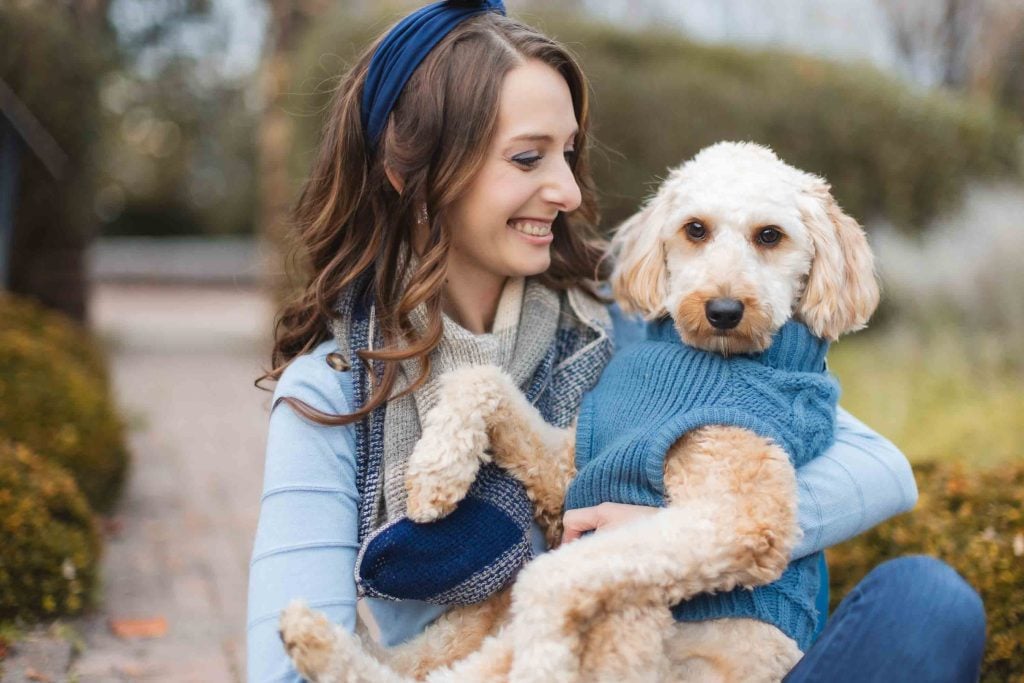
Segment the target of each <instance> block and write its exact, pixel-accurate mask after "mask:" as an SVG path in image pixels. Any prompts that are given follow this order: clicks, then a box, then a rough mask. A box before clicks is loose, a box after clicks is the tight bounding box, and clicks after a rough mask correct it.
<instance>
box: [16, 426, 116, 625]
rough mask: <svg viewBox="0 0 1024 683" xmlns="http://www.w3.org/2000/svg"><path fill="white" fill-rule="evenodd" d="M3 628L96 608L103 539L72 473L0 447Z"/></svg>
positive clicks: (23, 449) (24, 450)
mask: <svg viewBox="0 0 1024 683" xmlns="http://www.w3.org/2000/svg"><path fill="white" fill-rule="evenodd" d="M0 532H2V538H3V552H0V622H10V621H12V620H22V621H32V620H36V619H45V618H52V617H55V616H60V615H73V614H78V613H80V612H81V611H82V610H83V609H85V608H86V607H88V606H89V604H90V603H91V602H92V600H93V596H94V592H95V588H96V584H97V574H98V563H99V557H100V536H99V532H98V530H97V525H96V522H95V520H94V518H93V513H92V511H91V510H90V508H89V505H88V503H87V502H86V500H85V497H84V496H83V495H82V494H81V492H80V491H79V490H78V487H77V486H76V485H75V481H74V479H73V478H72V477H71V476H70V475H69V474H68V473H67V471H66V470H64V468H62V467H60V466H59V465H56V464H54V463H51V462H47V461H46V460H45V459H43V458H40V457H38V456H36V455H35V454H33V453H32V452H31V451H30V450H29V449H28V448H27V447H25V446H23V445H18V444H13V443H11V442H8V441H4V440H2V439H0Z"/></svg>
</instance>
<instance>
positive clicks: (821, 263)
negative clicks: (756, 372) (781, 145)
mask: <svg viewBox="0 0 1024 683" xmlns="http://www.w3.org/2000/svg"><path fill="white" fill-rule="evenodd" d="M805 197H806V199H807V201H806V202H805V203H804V206H803V207H802V211H801V213H802V215H803V220H804V224H805V225H806V226H807V230H808V231H809V233H810V236H811V240H812V242H813V244H814V259H813V261H812V262H811V272H810V274H809V275H808V277H807V287H806V288H805V289H804V293H803V296H802V297H801V299H800V304H799V306H798V308H797V313H798V314H799V316H800V317H801V318H802V319H803V321H804V323H806V324H807V326H808V327H809V328H810V329H811V331H812V332H813V333H814V334H815V335H817V336H818V337H821V338H822V339H826V340H829V341H834V340H836V339H838V338H839V335H841V334H845V333H847V332H853V331H855V330H859V329H861V328H862V327H864V325H865V324H867V321H868V318H870V317H871V314H872V313H874V312H875V308H876V307H877V306H878V296H879V293H878V280H877V278H876V275H875V262H874V256H872V254H871V249H870V247H868V241H867V238H866V237H865V235H864V230H863V229H862V228H861V227H860V225H859V224H858V223H857V221H855V220H854V219H853V218H850V217H849V216H847V215H846V214H845V213H843V211H842V209H840V208H839V204H837V203H836V200H835V199H834V198H833V197H832V195H831V193H830V192H829V186H828V184H827V183H825V182H824V181H823V180H821V179H820V178H814V179H813V181H812V182H811V184H810V185H809V187H808V188H807V189H806V190H805Z"/></svg>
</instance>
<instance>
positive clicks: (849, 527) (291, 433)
mask: <svg viewBox="0 0 1024 683" xmlns="http://www.w3.org/2000/svg"><path fill="white" fill-rule="evenodd" d="M615 322H616V330H615V339H616V343H617V345H618V347H619V348H620V349H622V348H623V347H624V346H626V345H628V344H629V342H631V341H635V340H637V339H639V338H640V337H641V332H640V330H639V328H638V327H637V326H636V325H634V324H632V323H630V322H627V321H624V320H622V319H621V318H615ZM335 350H336V346H335V343H334V342H333V341H326V342H324V343H323V344H320V345H319V346H318V347H317V348H316V349H314V350H313V351H312V352H311V353H309V354H307V355H305V356H302V357H301V358H298V359H296V360H295V361H294V362H293V363H292V364H291V365H290V366H289V367H288V369H287V370H286V371H285V373H284V375H283V376H282V378H281V380H280V381H279V382H278V384H277V388H276V390H275V392H274V400H275V401H276V399H277V398H279V397H281V396H293V397H295V398H298V399H300V400H302V401H305V402H306V403H308V404H310V405H312V406H313V407H315V408H318V409H320V410H323V411H325V412H330V413H335V414H337V413H345V412H350V411H351V409H352V408H351V404H352V384H351V378H350V375H349V373H346V372H338V371H335V370H333V369H331V367H330V366H329V365H328V364H327V363H326V361H325V358H326V356H327V354H328V353H331V352H332V351H335ZM353 452H354V441H353V429H352V427H324V426H320V425H316V424H312V423H310V422H307V421H306V420H304V419H302V418H300V417H299V416H298V415H297V414H296V413H295V412H293V411H292V410H291V409H290V408H289V407H288V406H287V404H284V403H282V404H280V405H278V406H277V407H276V408H275V409H274V410H273V412H272V413H271V416H270V429H269V433H268V437H267V453H266V465H265V472H264V480H263V496H262V499H261V502H260V517H259V525H258V527H257V530H256V538H255V541H254V544H253V554H252V561H251V564H250V571H249V605H248V611H249V616H248V626H247V631H248V638H247V649H248V657H247V670H248V680H249V681H250V682H258V683H268V682H271V681H275V682H276V681H301V680H302V679H301V677H300V676H299V675H298V674H297V673H295V671H294V669H293V668H292V666H291V663H290V661H289V659H288V657H287V655H286V654H285V652H284V648H283V647H282V646H281V641H280V639H279V638H278V635H277V621H278V617H279V614H280V611H281V609H283V608H284V607H285V606H286V605H287V604H288V603H289V602H290V601H291V600H292V599H294V598H302V599H304V600H305V601H306V602H307V603H309V604H310V605H311V606H312V607H314V608H316V609H319V610H321V611H323V612H325V613H326V614H327V615H328V616H329V617H330V618H331V619H333V620H334V621H335V622H336V623H338V624H341V625H343V626H344V627H345V628H348V629H354V627H355V620H356V608H355V605H356V587H355V579H354V576H353V570H354V567H355V560H356V553H357V551H358V542H357V538H358V496H357V494H356V485H355V471H356V466H355V460H354V457H353ZM797 481H798V484H799V488H800V500H799V512H800V527H801V528H802V529H803V532H804V536H803V540H802V541H801V543H800V544H799V545H798V547H797V548H796V550H795V551H794V557H803V556H806V555H808V554H810V553H813V552H816V551H819V550H822V549H824V548H827V547H829V546H831V545H835V544H836V543H840V542H842V541H844V540H846V539H848V538H851V537H853V536H856V535H857V534H859V533H861V532H863V531H866V530H867V529H870V528H871V527H873V526H875V525H876V524H878V523H879V522H882V521H884V520H886V519H888V518H889V517H892V516H893V515H896V514H899V513H901V512H905V511H907V510H909V509H911V508H912V507H913V505H914V503H915V501H916V500H917V489H916V487H915V484H914V478H913V475H912V473H911V471H910V466H909V464H908V463H907V461H906V459H905V458H904V456H903V455H902V454H901V453H900V452H899V450H897V449H896V447H895V446H893V445H892V444H891V443H890V442H888V441H886V440H885V439H884V438H882V437H881V436H879V435H878V434H876V433H874V432H872V431H871V430H870V429H868V428H867V427H866V426H864V425H863V424H862V423H860V422H858V421H857V420H856V419H855V418H853V417H852V416H851V415H849V414H848V413H846V412H845V411H843V410H842V409H841V408H840V409H839V413H838V420H837V429H836V442H835V444H833V446H832V447H831V448H830V449H829V450H828V451H826V452H825V454H824V455H823V456H821V457H819V458H816V459H815V460H813V461H812V462H810V463H808V464H807V465H805V466H804V467H802V468H800V469H799V470H798V472H797ZM534 532H535V533H534V547H535V549H536V550H537V551H538V552H542V551H543V549H544V548H543V537H542V535H541V533H540V531H539V529H537V528H535V529H534ZM367 604H368V606H369V608H370V610H371V612H372V613H373V616H374V619H375V620H376V622H377V624H378V626H379V627H380V629H381V635H382V640H383V643H384V644H385V645H396V644H398V643H401V642H404V641H405V640H407V639H409V638H411V637H412V636H415V635H416V634H418V633H420V632H421V631H422V630H423V629H424V628H425V627H426V626H427V625H428V624H429V623H430V622H431V621H433V620H434V619H436V618H437V617H438V616H439V615H440V614H441V613H442V612H443V610H444V608H443V607H439V606H437V605H430V604H426V603H420V602H415V601H402V602H389V601H383V600H372V599H371V600H367Z"/></svg>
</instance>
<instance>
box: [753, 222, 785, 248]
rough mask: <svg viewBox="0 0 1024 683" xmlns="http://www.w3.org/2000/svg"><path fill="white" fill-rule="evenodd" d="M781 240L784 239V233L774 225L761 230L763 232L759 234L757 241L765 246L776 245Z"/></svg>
mask: <svg viewBox="0 0 1024 683" xmlns="http://www.w3.org/2000/svg"><path fill="white" fill-rule="evenodd" d="M780 239H782V231H781V230H779V229H778V228H776V227H775V226H774V225H769V226H768V227H767V228H761V231H760V232H758V233H757V241H758V242H759V243H761V244H763V245H765V246H771V245H773V244H776V243H778V241H779V240H780Z"/></svg>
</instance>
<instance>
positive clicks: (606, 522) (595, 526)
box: [562, 503, 660, 543]
mask: <svg viewBox="0 0 1024 683" xmlns="http://www.w3.org/2000/svg"><path fill="white" fill-rule="evenodd" d="M659 509H660V508H655V507H648V506H646V505H628V504H626V503H601V504H600V505H595V506H593V507H588V508H579V509H577V510H569V511H568V512H566V513H565V515H564V516H563V517H562V524H563V526H564V527H565V533H564V534H563V535H562V543H572V542H573V541H575V540H576V539H578V538H579V537H580V536H583V535H584V534H586V533H589V532H591V531H597V530H599V529H606V528H611V527H615V526H618V525H620V524H625V523H627V522H632V521H633V520H635V519H639V518H641V517H646V516H648V515H653V514H654V513H655V512H657V511H658V510H659Z"/></svg>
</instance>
